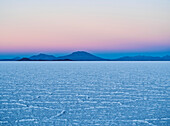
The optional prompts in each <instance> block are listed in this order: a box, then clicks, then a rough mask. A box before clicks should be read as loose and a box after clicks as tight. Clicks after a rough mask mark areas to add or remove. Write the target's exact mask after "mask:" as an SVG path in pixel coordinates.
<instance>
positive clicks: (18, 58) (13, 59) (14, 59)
mask: <svg viewBox="0 0 170 126" xmlns="http://www.w3.org/2000/svg"><path fill="white" fill-rule="evenodd" d="M20 59H21V58H20V57H15V58H12V59H0V61H18V60H20Z"/></svg>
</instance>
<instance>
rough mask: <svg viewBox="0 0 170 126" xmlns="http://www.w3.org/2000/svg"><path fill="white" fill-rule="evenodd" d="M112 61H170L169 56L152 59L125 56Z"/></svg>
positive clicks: (148, 57)
mask: <svg viewBox="0 0 170 126" xmlns="http://www.w3.org/2000/svg"><path fill="white" fill-rule="evenodd" d="M112 61H170V56H164V57H153V56H132V57H130V56H125V57H121V58H118V59H113V60H112Z"/></svg>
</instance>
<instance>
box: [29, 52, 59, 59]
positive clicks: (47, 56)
mask: <svg viewBox="0 0 170 126" xmlns="http://www.w3.org/2000/svg"><path fill="white" fill-rule="evenodd" d="M29 59H30V60H34V61H35V60H37V61H42V60H43V61H48V60H56V59H57V58H56V57H55V56H53V55H47V54H43V53H40V54H38V55H34V56H31V57H30V58H29Z"/></svg>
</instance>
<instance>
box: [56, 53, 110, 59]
mask: <svg viewBox="0 0 170 126" xmlns="http://www.w3.org/2000/svg"><path fill="white" fill-rule="evenodd" d="M57 59H70V60H74V61H107V60H106V59H103V58H100V57H97V56H95V55H92V54H90V53H88V52H85V51H77V52H73V53H72V54H69V55H66V56H61V57H57Z"/></svg>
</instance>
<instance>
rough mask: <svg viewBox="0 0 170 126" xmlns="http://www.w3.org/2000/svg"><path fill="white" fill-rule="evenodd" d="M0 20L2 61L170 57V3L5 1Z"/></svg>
mask: <svg viewBox="0 0 170 126" xmlns="http://www.w3.org/2000/svg"><path fill="white" fill-rule="evenodd" d="M0 19H1V20H0V58H12V57H15V56H30V55H32V54H38V53H40V52H42V53H47V54H54V55H56V56H60V55H63V54H68V53H71V52H74V51H78V50H84V51H87V52H90V53H93V54H96V55H98V56H101V57H103V58H114V57H121V56H132V55H152V56H163V55H168V54H170V23H169V22H170V1H169V0H149V1H148V0H137V1H136V0H130V1H127V0H104V1H102V0H93V1H91V0H86V1H79V0H62V1H56V0H48V1H47V0H36V1H35V0H29V1H21V0H15V1H11V0H5V1H0Z"/></svg>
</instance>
